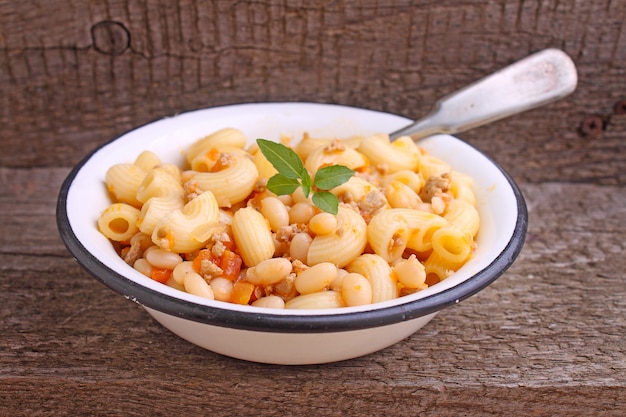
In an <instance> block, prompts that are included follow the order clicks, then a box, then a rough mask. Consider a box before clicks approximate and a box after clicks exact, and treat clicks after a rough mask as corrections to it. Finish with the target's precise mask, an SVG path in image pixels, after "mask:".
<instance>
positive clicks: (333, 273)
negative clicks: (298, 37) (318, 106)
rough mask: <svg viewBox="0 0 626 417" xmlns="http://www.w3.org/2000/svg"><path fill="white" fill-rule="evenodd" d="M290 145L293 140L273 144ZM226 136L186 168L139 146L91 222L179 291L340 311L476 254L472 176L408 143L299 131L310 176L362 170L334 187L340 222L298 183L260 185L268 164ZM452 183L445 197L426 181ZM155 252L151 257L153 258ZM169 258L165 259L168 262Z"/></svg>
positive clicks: (209, 141) (199, 146)
mask: <svg viewBox="0 0 626 417" xmlns="http://www.w3.org/2000/svg"><path fill="white" fill-rule="evenodd" d="M281 140H283V141H284V142H285V143H289V138H281ZM246 144H247V138H246V137H245V136H244V134H243V133H242V132H241V131H239V130H237V129H233V128H225V129H221V130H218V131H216V132H214V133H212V134H210V135H208V136H206V137H203V138H201V139H199V140H197V141H196V142H194V143H193V144H192V145H191V146H189V147H188V149H187V150H186V153H185V160H186V166H181V167H178V166H175V165H172V164H163V163H162V162H161V160H160V158H159V156H157V155H156V154H155V153H153V152H151V151H144V152H142V153H141V154H140V155H139V156H138V157H137V158H136V159H135V161H134V162H133V163H120V164H116V165H113V166H112V167H110V168H109V170H108V171H107V172H106V175H105V185H106V187H107V189H108V191H109V193H110V196H111V197H112V199H113V202H112V204H111V205H110V206H109V207H108V208H107V209H105V210H104V211H103V212H102V213H101V215H100V217H99V219H98V228H99V230H100V231H101V232H102V233H103V235H104V236H106V237H107V238H108V239H110V240H111V241H114V242H118V243H117V246H116V247H117V248H118V250H119V253H120V255H121V256H123V257H124V260H126V262H128V263H129V264H130V265H134V266H135V269H137V270H138V271H139V272H141V273H143V274H145V275H148V276H150V277H151V278H152V279H155V280H158V281H160V282H162V283H164V284H165V285H169V286H171V287H173V288H176V289H178V290H181V291H186V292H189V293H191V294H194V295H198V296H202V297H205V298H208V299H215V300H217V301H222V302H234V303H241V304H250V305H253V306H256V307H259V308H260V307H263V308H270V307H271V308H297V309H318V308H339V307H346V306H357V305H364V304H369V303H376V302H381V301H386V300H391V299H394V298H397V297H399V296H403V295H405V294H410V293H413V292H416V291H420V290H423V289H424V288H428V286H429V285H434V284H436V283H437V282H439V281H441V280H443V279H446V278H447V277H448V276H449V275H450V274H452V273H453V272H454V271H456V270H458V269H459V268H460V267H462V266H463V265H464V264H465V263H466V262H467V261H468V260H469V259H470V258H471V256H472V253H473V251H474V250H475V246H476V242H475V238H476V236H477V233H478V229H479V225H480V219H479V215H478V211H477V210H476V208H475V205H476V197H475V194H474V191H473V180H472V178H471V177H469V176H467V175H465V174H462V173H458V172H455V171H454V170H452V169H451V167H450V166H449V165H448V164H447V163H446V162H444V161H442V160H440V159H438V158H436V157H434V156H432V155H429V154H428V153H426V152H425V151H424V150H422V149H421V148H419V147H418V146H417V145H416V144H415V143H414V142H413V141H412V140H410V138H408V137H404V138H399V139H398V140H396V141H394V142H390V140H389V137H388V135H384V134H380V135H373V136H368V137H362V136H353V137H350V138H348V139H347V140H345V141H339V140H337V139H331V138H323V139H314V138H311V137H310V136H309V135H308V134H305V135H304V137H303V140H302V141H300V142H299V144H298V145H296V146H295V148H294V150H295V151H296V152H297V153H298V154H299V156H300V157H301V159H302V160H303V164H304V166H305V167H306V169H308V170H309V172H310V173H311V174H312V175H314V174H315V172H316V170H317V169H319V168H320V167H323V166H327V165H333V164H341V165H346V166H348V167H349V168H351V169H353V170H355V171H357V174H356V175H354V176H353V177H351V178H350V180H349V181H347V182H345V183H344V184H341V185H339V186H337V187H335V188H334V189H332V190H330V192H332V193H333V194H335V196H337V197H338V199H339V202H340V203H339V209H338V213H337V215H336V216H333V215H330V214H328V213H321V212H320V210H319V209H318V208H317V207H315V206H313V204H312V202H311V198H305V197H304V195H303V193H302V190H301V189H300V188H298V189H297V190H296V191H295V192H294V193H293V194H291V195H288V196H276V195H274V194H273V193H271V192H270V191H269V190H268V189H266V188H265V187H264V184H266V182H267V180H268V179H269V178H270V177H271V176H273V175H274V174H276V172H277V171H276V169H275V168H274V167H273V166H272V165H271V164H270V163H269V162H268V161H267V159H266V158H265V157H264V156H263V154H262V153H261V152H260V151H259V150H258V148H256V147H255V146H252V147H249V148H248V149H246ZM442 175H446V178H448V179H449V181H448V182H447V183H445V185H444V186H442V187H441V189H435V190H434V194H433V190H429V192H430V194H429V195H431V200H432V201H427V200H426V201H422V199H421V198H420V196H421V195H423V194H421V193H422V192H423V190H424V189H425V188H428V186H427V184H426V183H427V180H428V179H429V178H431V177H433V176H442ZM157 254H158V255H159V256H156V255H157ZM170 258H171V259H175V260H176V262H163V259H166V260H169V259H170Z"/></svg>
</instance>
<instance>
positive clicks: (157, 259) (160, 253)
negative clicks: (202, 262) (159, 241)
mask: <svg viewBox="0 0 626 417" xmlns="http://www.w3.org/2000/svg"><path fill="white" fill-rule="evenodd" d="M144 257H145V258H146V260H147V261H148V262H150V264H151V265H152V266H156V267H157V268H167V269H174V268H175V267H176V265H178V264H179V263H181V262H183V258H181V257H180V255H179V254H177V253H174V252H170V251H167V250H165V249H161V248H157V249H153V250H150V251H148V252H147V253H146V254H145V255H144Z"/></svg>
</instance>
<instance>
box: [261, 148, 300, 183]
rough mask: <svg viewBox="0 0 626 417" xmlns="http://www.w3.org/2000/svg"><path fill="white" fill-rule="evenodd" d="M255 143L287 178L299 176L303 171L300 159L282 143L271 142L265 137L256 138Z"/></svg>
mask: <svg viewBox="0 0 626 417" xmlns="http://www.w3.org/2000/svg"><path fill="white" fill-rule="evenodd" d="M256 143H257V145H259V149H260V150H261V152H262V153H263V156H265V158H267V160H268V161H269V162H270V163H271V164H272V165H273V166H274V168H276V170H277V171H278V172H279V173H280V174H282V175H283V176H285V177H287V178H292V179H296V178H300V177H301V176H302V172H303V171H305V169H304V165H303V164H302V159H300V157H299V156H298V154H297V153H295V152H294V151H293V150H292V149H290V148H288V147H287V146H285V145H283V144H282V143H277V142H272V141H270V140H266V139H257V140H256Z"/></svg>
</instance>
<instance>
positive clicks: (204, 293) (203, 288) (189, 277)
mask: <svg viewBox="0 0 626 417" xmlns="http://www.w3.org/2000/svg"><path fill="white" fill-rule="evenodd" d="M185 291H187V292H188V293H189V294H193V295H197V296H199V297H204V298H208V299H210V300H214V299H215V295H214V294H213V290H212V289H211V286H210V285H209V284H207V282H206V281H205V280H204V278H202V277H201V276H200V274H197V273H196V272H189V273H187V274H185Z"/></svg>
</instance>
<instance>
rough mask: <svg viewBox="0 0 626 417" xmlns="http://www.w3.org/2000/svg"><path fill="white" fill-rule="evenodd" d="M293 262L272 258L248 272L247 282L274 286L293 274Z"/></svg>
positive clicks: (249, 269)
mask: <svg viewBox="0 0 626 417" xmlns="http://www.w3.org/2000/svg"><path fill="white" fill-rule="evenodd" d="M291 270H292V266H291V261H289V259H287V258H271V259H266V260H265V261H263V262H261V263H259V264H258V265H256V266H253V267H251V268H248V269H247V270H246V280H247V281H248V282H250V283H252V284H254V285H272V284H276V283H277V282H280V281H282V280H283V279H285V277H286V276H287V275H289V274H290V273H291Z"/></svg>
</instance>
